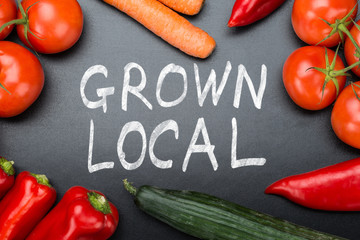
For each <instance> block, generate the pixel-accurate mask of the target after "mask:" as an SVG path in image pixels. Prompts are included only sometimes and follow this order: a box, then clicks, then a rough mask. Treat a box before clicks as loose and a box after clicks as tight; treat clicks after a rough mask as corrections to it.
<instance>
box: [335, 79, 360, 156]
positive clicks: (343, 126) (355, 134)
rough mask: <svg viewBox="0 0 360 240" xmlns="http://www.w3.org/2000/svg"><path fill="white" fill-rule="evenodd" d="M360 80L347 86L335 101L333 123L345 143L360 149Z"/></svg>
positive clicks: (338, 135) (336, 132)
mask: <svg viewBox="0 0 360 240" xmlns="http://www.w3.org/2000/svg"><path fill="white" fill-rule="evenodd" d="M359 96H360V82H356V83H351V84H350V85H349V86H347V87H346V88H345V89H344V90H343V91H342V93H341V94H340V96H339V97H338V99H337V100H336V102H335V105H334V108H333V110H332V113H331V125H332V128H333V130H334V132H335V134H336V135H337V137H338V138H339V139H340V140H342V141H343V142H344V143H346V144H348V145H350V146H352V147H354V148H358V149H360V98H359Z"/></svg>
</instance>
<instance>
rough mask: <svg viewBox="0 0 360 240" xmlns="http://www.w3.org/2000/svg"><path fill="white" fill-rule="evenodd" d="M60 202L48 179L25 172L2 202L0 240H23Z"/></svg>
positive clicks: (17, 178)
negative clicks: (56, 203)
mask: <svg viewBox="0 0 360 240" xmlns="http://www.w3.org/2000/svg"><path fill="white" fill-rule="evenodd" d="M55 200H56V191H55V189H54V188H53V187H52V186H51V185H50V184H49V181H48V179H47V178H46V176H45V175H38V174H32V173H29V172H27V171H24V172H21V173H20V174H19V175H18V176H17V177H16V180H15V185H14V186H13V187H12V188H11V189H10V191H9V192H8V193H7V194H6V195H5V197H4V198H3V199H2V200H1V202H0V226H1V227H0V239H11V240H20V239H21V240H23V239H25V237H26V236H27V235H28V234H29V233H30V232H31V230H32V229H33V228H34V227H35V225H36V224H37V223H38V222H39V221H40V220H41V219H42V218H43V217H44V216H45V214H46V213H47V212H48V211H49V209H50V208H51V206H52V205H53V204H54V202H55Z"/></svg>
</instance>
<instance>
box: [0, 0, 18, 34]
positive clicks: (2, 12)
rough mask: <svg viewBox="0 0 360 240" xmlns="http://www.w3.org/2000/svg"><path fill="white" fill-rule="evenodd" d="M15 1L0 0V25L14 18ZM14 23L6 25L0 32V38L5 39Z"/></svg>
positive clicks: (15, 10)
mask: <svg viewBox="0 0 360 240" xmlns="http://www.w3.org/2000/svg"><path fill="white" fill-rule="evenodd" d="M16 12H17V9H16V3H15V0H1V1H0V27H1V26H2V25H4V24H5V23H8V22H10V21H11V20H14V19H16ZM13 28H14V25H10V26H8V27H6V28H5V29H4V30H2V31H1V32H0V40H3V39H5V38H6V37H7V36H8V35H9V34H10V33H11V31H12V30H13Z"/></svg>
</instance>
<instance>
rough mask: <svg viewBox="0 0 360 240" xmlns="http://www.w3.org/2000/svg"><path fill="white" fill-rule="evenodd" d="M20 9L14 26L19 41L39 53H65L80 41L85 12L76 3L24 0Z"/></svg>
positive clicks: (65, 0) (57, 0)
mask: <svg viewBox="0 0 360 240" xmlns="http://www.w3.org/2000/svg"><path fill="white" fill-rule="evenodd" d="M18 2H19V3H20V1H19V0H18ZM19 6H21V7H19V11H18V19H17V20H15V21H13V23H15V24H17V28H16V30H17V33H18V35H19V38H20V40H21V41H22V42H23V43H24V44H26V45H27V46H28V47H30V48H32V49H33V50H35V51H36V52H39V53H46V54H52V53H59V52H63V51H65V50H67V49H69V48H70V47H72V46H73V45H74V44H75V43H76V42H77V41H78V39H79V38H80V35H81V33H82V29H83V13H82V10H81V7H80V5H79V3H78V2H77V1H76V0H61V1H59V0H23V1H22V2H21V5H20V4H19Z"/></svg>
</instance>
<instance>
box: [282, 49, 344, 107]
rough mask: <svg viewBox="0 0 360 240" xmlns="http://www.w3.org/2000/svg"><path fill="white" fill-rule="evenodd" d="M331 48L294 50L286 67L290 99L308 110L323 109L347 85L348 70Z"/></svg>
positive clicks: (284, 69) (286, 84) (285, 73)
mask: <svg viewBox="0 0 360 240" xmlns="http://www.w3.org/2000/svg"><path fill="white" fill-rule="evenodd" d="M343 69H344V64H343V62H342V60H341V58H340V57H339V56H338V55H337V52H336V53H335V52H334V51H332V50H327V49H326V48H324V47H320V46H306V47H302V48H299V49H297V50H295V51H294V52H293V53H292V54H291V55H290V56H289V57H288V58H287V60H286V62H285V64H284V67H283V82H284V86H285V89H286V91H287V93H288V94H289V96H290V97H291V99H292V100H293V101H294V102H295V103H296V104H297V105H298V106H300V107H302V108H304V109H307V110H320V109H323V108H326V107H327V106H329V105H330V104H331V103H333V102H334V100H335V99H336V97H337V95H338V94H339V93H340V92H341V90H342V89H343V88H344V86H345V82H346V73H345V71H346V70H343Z"/></svg>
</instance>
